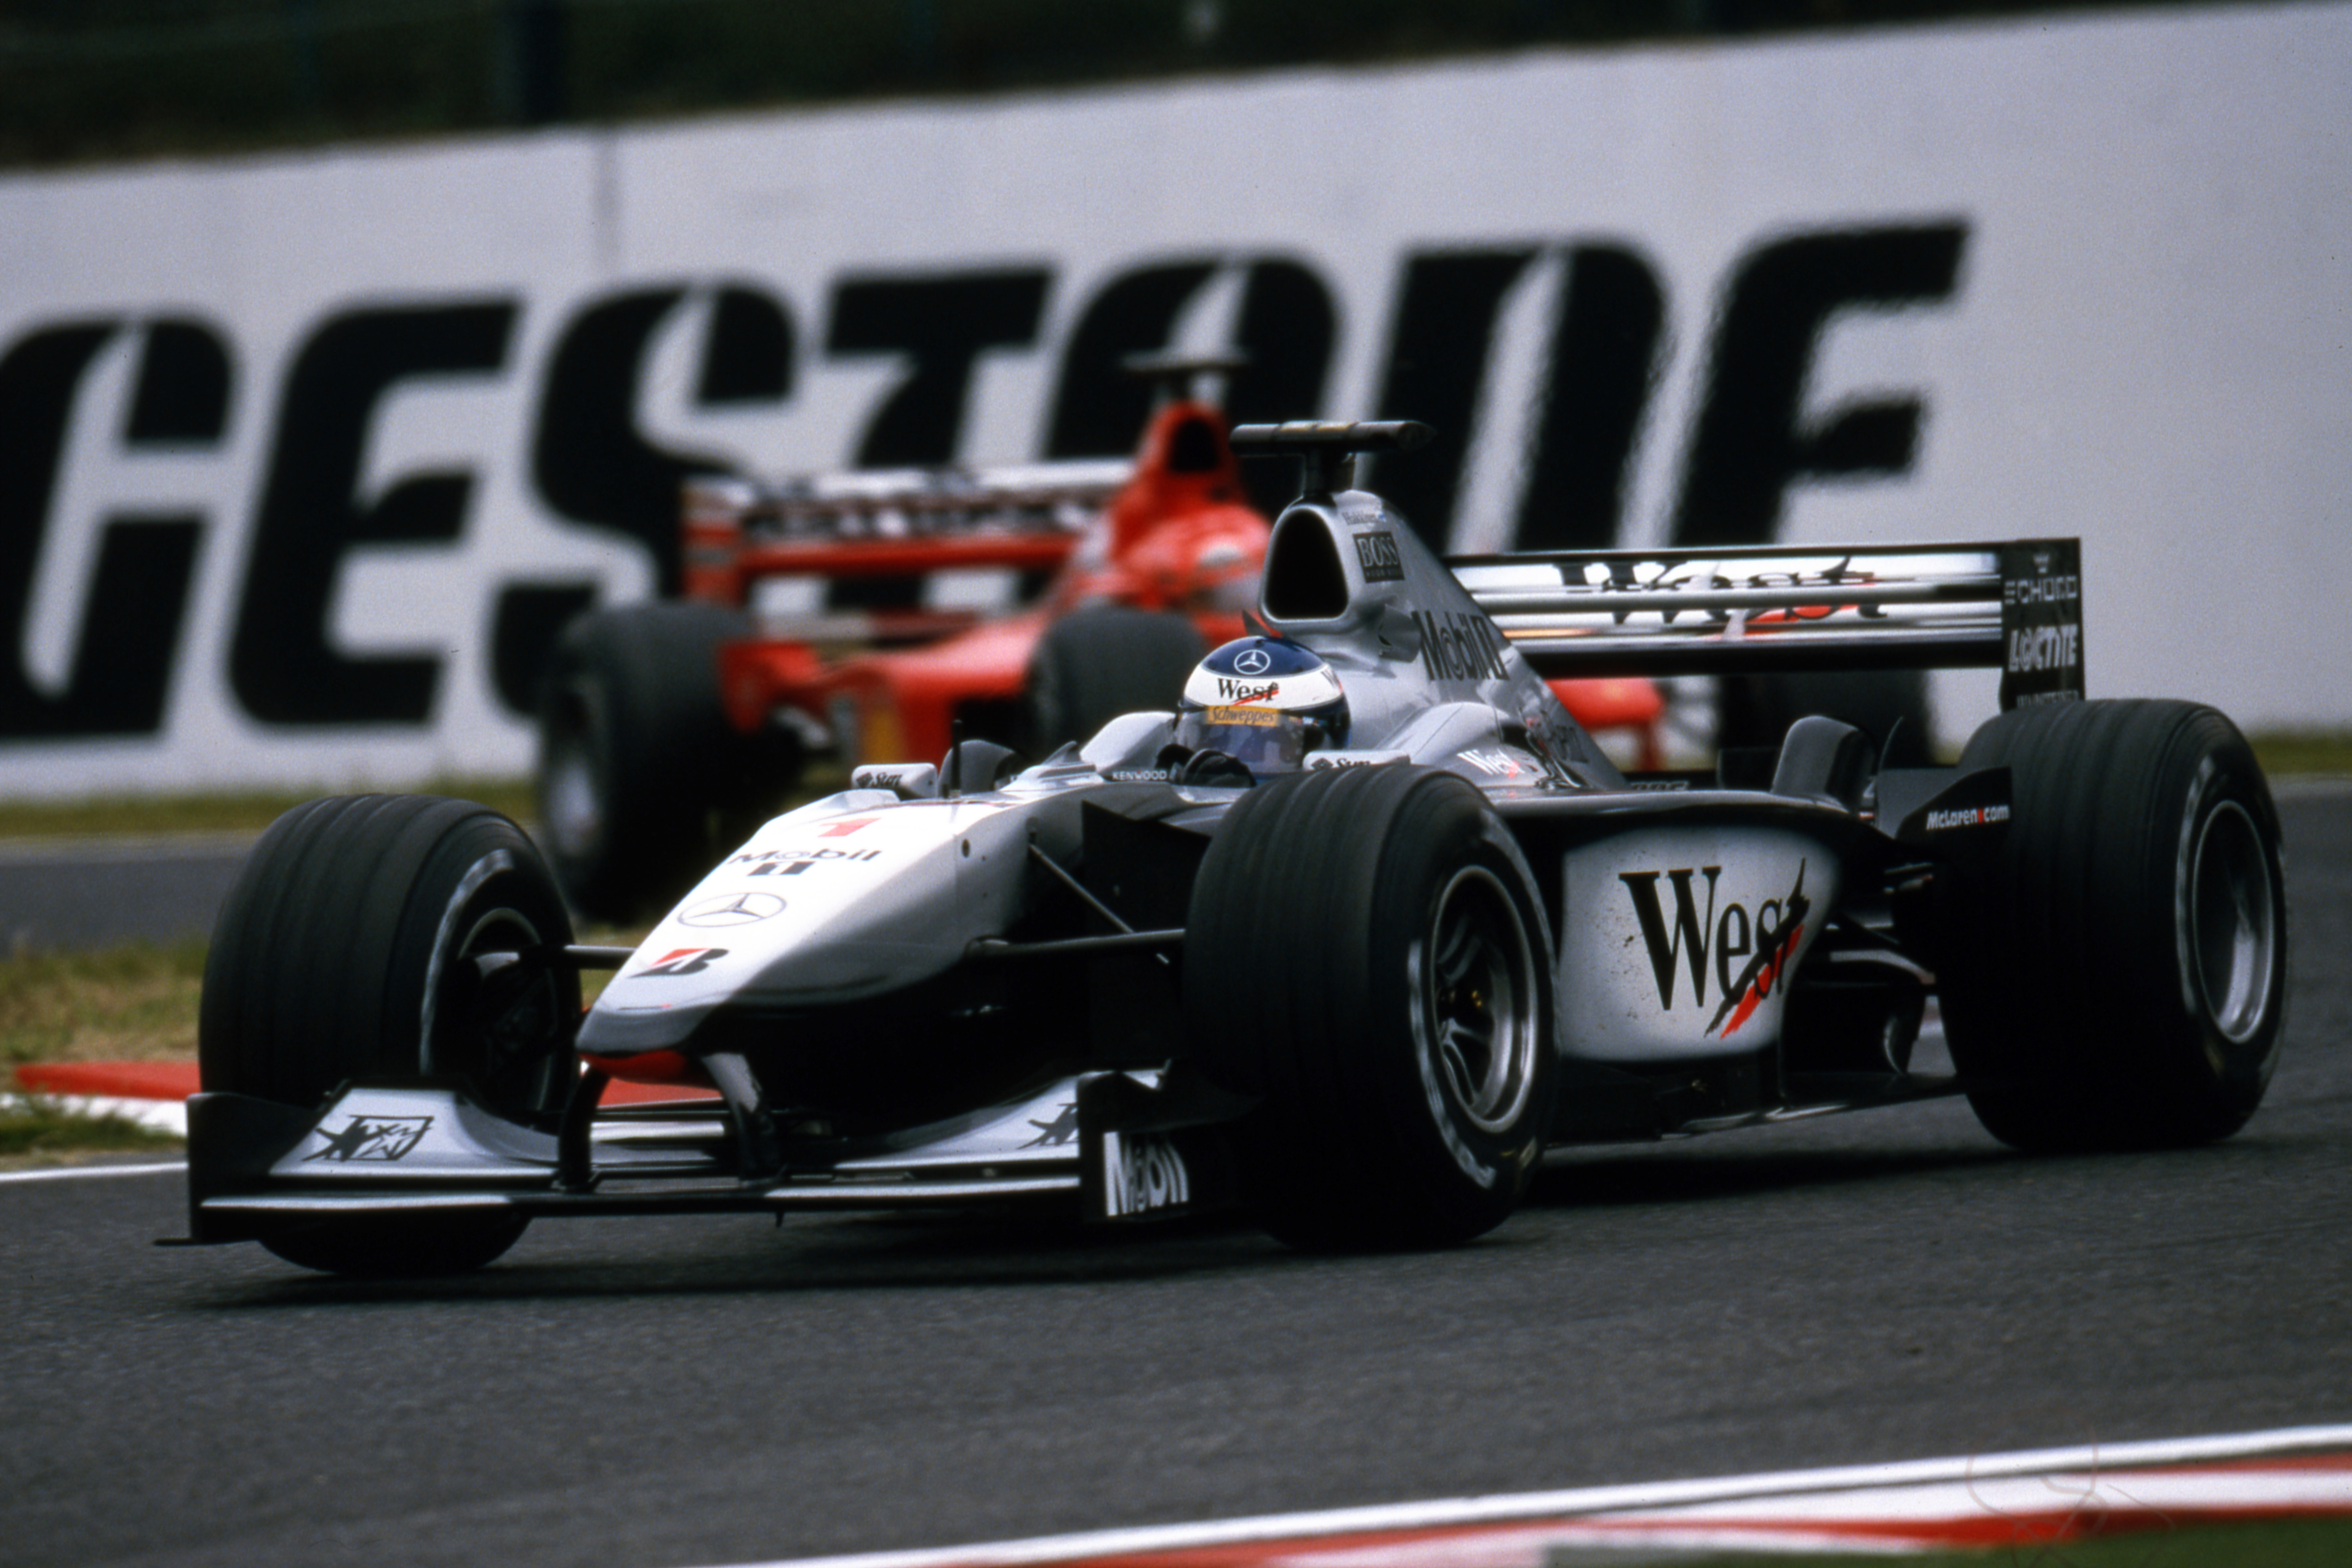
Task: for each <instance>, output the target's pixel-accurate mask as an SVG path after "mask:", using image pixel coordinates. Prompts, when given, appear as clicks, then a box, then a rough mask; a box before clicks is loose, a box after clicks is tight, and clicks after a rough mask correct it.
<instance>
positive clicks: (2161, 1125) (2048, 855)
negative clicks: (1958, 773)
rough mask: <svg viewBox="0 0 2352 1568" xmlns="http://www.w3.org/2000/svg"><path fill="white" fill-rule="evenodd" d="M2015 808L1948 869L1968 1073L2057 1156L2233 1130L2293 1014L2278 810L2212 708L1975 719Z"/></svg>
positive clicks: (1949, 1016) (1956, 1044)
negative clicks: (1983, 850)
mask: <svg viewBox="0 0 2352 1568" xmlns="http://www.w3.org/2000/svg"><path fill="white" fill-rule="evenodd" d="M2000 765H2006V766H2007V767H2008V768H2009V769H2010V770H2011V797H2012V800H2013V803H2014V804H2013V812H2014V816H2013V820H2012V821H2011V826H2010V829H2009V834H2008V837H2007V840H2006V842H2005V843H2004V844H2003V845H2002V847H2001V848H2000V851H1999V852H1998V853H1997V854H1996V855H1995V856H1993V857H1991V858H1989V860H1988V861H1987V862H1985V863H1983V864H1980V865H1968V864H1963V865H1957V866H1955V867H1953V868H1951V869H1950V870H1949V871H1948V872H1947V873H1946V874H1945V877H1944V879H1943V880H1944V886H1943V888H1942V890H1941V896H1940V917H1939V925H1940V927H1941V929H1942V931H1943V932H1944V939H1945V944H1946V950H1947V951H1946V953H1945V956H1944V959H1943V962H1942V963H1941V964H1940V965H1939V971H1940V974H1941V979H1942V984H1941V993H1942V999H1943V1009H1944V1019H1945V1026H1946V1033H1947V1037H1948V1041H1949V1043H1950V1047H1951V1051H1952V1058H1953V1061H1954V1065H1955V1066H1957V1067H1958V1068H1959V1070H1960V1072H1961V1075H1962V1077H1963V1079H1965V1080H1966V1081H1967V1082H1968V1083H1969V1103H1970V1104H1971V1105H1972V1106H1973V1107H1974V1108H1975V1110H1976V1112H1977V1117H1978V1120H1979V1121H1982V1122H1983V1123H1984V1126H1985V1128H1986V1130H1987V1131H1990V1132H1991V1133H1992V1134H1993V1135H1994V1136H1995V1137H1997V1138H1999V1139H2000V1140H2001V1141H2002V1142H2006V1143H2010V1144H2012V1145H2014V1146H2016V1147H2018V1148H2021V1149H2029V1150H2040V1151H2058V1150H2086V1149H2113V1148H2167V1147H2179V1146H2183V1145H2189V1144H2195V1143H2202V1142H2210V1141H2212V1140H2214V1139H2219V1138H2226V1137H2228V1136H2229V1135H2230V1134H2231V1133H2232V1132H2235V1131H2237V1130H2238V1129H2239V1128H2241V1127H2242V1126H2243V1125H2245V1122H2246V1120H2247V1119H2248V1118H2249V1117H2251V1116H2252V1114H2253V1112H2254V1110H2255V1108H2256V1107H2257V1106H2258V1105H2260V1104H2261V1102H2262V1098H2263V1090H2264V1089H2266V1088H2267V1087H2268V1085H2269V1083H2270V1079H2271V1074H2272V1072H2273V1069H2274V1068H2276V1066H2277V1064H2278V1053H2279V1047H2280V1043H2281V1040H2282V1039H2283V1037H2284V1026H2285V1014H2286V879H2285V876H2284V870H2283V868H2282V865H2281V861H2280V856H2279V825H2278V812H2277V808H2276V807H2275V805H2273V803H2272V800H2271V793H2270V786H2269V784H2267V783H2266V782H2265V781H2264V779H2263V773H2262V769H2261V767H2260V765H2259V764H2258V763H2256V762H2255V761H2254V756H2253V752H2252V750H2251V749H2250V748H2249V747H2248V746H2247V744H2246V742H2245V739H2244V737H2243V736H2242V735H2240V734H2239V732H2238V731H2237V728H2236V726H2234V725H2232V724H2231V722H2230V721H2229V720H2228V719H2226V718H2224V717H2223V716H2222V715H2221V714H2220V713H2218V712H2216V711H2214V710H2212V709H2210V708H2204V707H2199V706H2197V705H2195V704H2191V703H2187V702H2172V701H2100V702H2080V701H2078V702H2065V703H2053V704H2049V705H2046V706H2037V707H2032V708H2026V709H2021V710H2017V711H2014V712H2011V713H2004V714H2002V715H2000V717H1998V718H1996V719H1994V720H1992V721H1990V722H1988V723H1987V724H1985V725H1984V726H1983V727H1982V728H1981V729H1979V731H1977V732H1976V734H1975V736H1974V737H1973V738H1972V739H1970V741H1969V744H1968V749H1967V750H1966V752H1963V753H1962V756H1961V760H1960V766H1961V767H1962V768H1963V769H1970V768H1981V767H1993V766H2000Z"/></svg>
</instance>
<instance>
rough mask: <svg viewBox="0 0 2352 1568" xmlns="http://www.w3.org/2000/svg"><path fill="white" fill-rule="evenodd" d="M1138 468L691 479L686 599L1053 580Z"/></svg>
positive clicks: (1113, 463)
mask: <svg viewBox="0 0 2352 1568" xmlns="http://www.w3.org/2000/svg"><path fill="white" fill-rule="evenodd" d="M1134 468H1135V465H1134V464H1133V463H1132V462H1130V461H1129V460H1128V459H1126V458H1112V459H1108V460H1101V461H1091V460H1090V461H1083V462H1055V463H1027V464H1021V465H1017V466H1013V467H1006V468H898V469H875V470H863V471H856V472H847V473H839V474H824V475H815V476H811V477H809V478H805V479H790V480H782V481H775V480H767V481H762V480H754V479H734V478H713V477H698V478H693V479H688V480H687V481H686V482H685V486H684V491H683V495H682V498H681V499H682V501H683V507H682V512H683V523H684V531H685V540H684V543H685V547H686V550H685V553H686V591H687V594H688V596H690V597H693V598H698V599H709V600H714V601H716V602H718V603H720V604H730V605H740V604H742V603H743V602H744V601H745V595H746V593H747V591H748V585H749V584H751V582H752V581H754V580H756V579H758V578H761V577H772V576H804V577H887V576H905V575H913V574H922V573H929V572H941V571H948V570H952V569H956V568H971V567H1004V568H1011V569H1013V570H1016V571H1051V570H1053V569H1054V568H1055V567H1058V566H1059V565H1060V564H1061V563H1063V562H1064V561H1065V560H1066V559H1067V558H1068V556H1069V554H1070V552H1071V551H1072V550H1073V549H1074V548H1075V547H1076V543H1077V539H1078V536H1079V534H1080V533H1081V532H1083V531H1084V530H1085V529H1086V526H1087V523H1088V522H1090V521H1092V520H1093V519H1094V518H1095V516H1096V515H1097V513H1099V512H1100V511H1101V510H1102V509H1103V508H1104V507H1105V506H1106V505H1108V503H1109V501H1110V500H1111V498H1112V497H1113V496H1114V495H1116V494H1117V493H1118V488H1119V487H1120V486H1121V485H1123V484H1125V483H1126V482H1127V479H1128V478H1129V475H1130V474H1132V473H1133V472H1134Z"/></svg>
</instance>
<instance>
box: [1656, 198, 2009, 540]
mask: <svg viewBox="0 0 2352 1568" xmlns="http://www.w3.org/2000/svg"><path fill="white" fill-rule="evenodd" d="M1967 240H1968V227H1967V226H1966V225H1965V224H1962V223H1957V222H1955V223H1940V224H1924V225H1920V226H1916V227H1899V228H1878V229H1859V230H1853V231H1849V232H1841V233H1832V234H1811V235H1801V236H1799V237H1795V238H1792V239H1784V240H1780V241H1777V242H1775V243H1773V244H1770V245H1767V246H1763V247H1759V249H1757V250H1755V251H1754V252H1752V253H1750V254H1749V256H1748V258H1747V259H1746V260H1745V261H1743V262H1742V263H1741V264H1740V267H1739V268H1738V271H1737V272H1736V273H1735V274H1734V275H1733V278H1732V280H1731V283H1730V286H1729V289H1728V291H1727V300H1726V304H1725V306H1724V311H1723V319H1722V321H1721V324H1720V325H1719V326H1718V327H1717V331H1716V338H1715V357H1714V363H1713V365H1712V366H1711V368H1710V369H1709V371H1708V374H1707V384H1706V393H1705V395H1704V399H1703V401H1702V403H1701V405H1700V408H1699V415H1698V421H1697V426H1696V433H1695V436H1694V437H1693V440H1692V444H1691V457H1690V467H1689V471H1688V473H1687V474H1686V475H1685V479H1684V482H1683V493H1682V499H1681V502H1680V505H1679V506H1678V508H1677V509H1676V511H1675V521H1674V528H1673V538H1672V542H1673V543H1675V544H1677V545H1686V546H1703V545H1713V544H1750V543H1763V542H1769V540H1770V539H1771V538H1772V537H1773V535H1774V533H1775V531H1777V529H1778V528H1779V525H1780V513H1781V510H1782V507H1783V504H1784V502H1785V501H1786V500H1787V496H1788V492H1789V490H1790V489H1791V488H1792V487H1793V486H1795V485H1798V484H1801V483H1802V482H1804V481H1805V480H1807V479H1822V478H1832V477H1839V476H1853V475H1861V474H1887V475H1892V474H1900V473H1904V472H1906V471H1907V470H1908V469H1909V468H1910V466H1911V461H1912V458H1913V455H1914V453H1915V452H1916V449H1917V446H1918V439H1919V421H1920V416H1921V404H1920V401H1919V399H1917V398H1916V397H1898V398H1887V399H1884V400H1881V401H1878V402H1873V403H1861V404H1856V405H1851V406H1849V407H1847V408H1845V409H1844V410H1843V412H1841V413H1840V414H1839V415H1838V416H1836V417H1835V418H1834V419H1832V420H1831V421H1830V422H1829V423H1828V424H1827V425H1825V426H1822V427H1821V428H1819V429H1818V430H1813V431H1810V432H1809V431H1807V430H1806V429H1805V428H1804V425H1803V417H1804V410H1803V409H1802V408H1801V406H1800V403H1801V399H1802V397H1803V395H1804V387H1805V377H1806V372H1807V370H1808V369H1809V368H1810V367H1811V363H1812V359H1813V355H1814V353H1815V351H1816V349H1817V348H1818V346H1819V344H1820V342H1821V336H1822V327H1823V326H1824V324H1825V323H1827V322H1828V321H1829V320H1830V318H1831V317H1832V315H1834V314H1835V313H1836V312H1838V311H1839V310H1845V309H1848V308H1850V307H1853V306H1873V307H1878V308H1881V309H1884V308H1889V307H1895V306H1903V305H1919V304H1927V303H1932V302H1933V301H1936V300H1946V299H1948V298H1950V296H1951V293H1952V289H1953V286H1954V284H1955V283H1956V282H1957V281H1958V276H1959V266H1960V252H1961V249H1962V247H1964V246H1965V245H1966V243H1967Z"/></svg>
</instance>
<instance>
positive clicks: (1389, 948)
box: [1365, 774, 1557, 1217]
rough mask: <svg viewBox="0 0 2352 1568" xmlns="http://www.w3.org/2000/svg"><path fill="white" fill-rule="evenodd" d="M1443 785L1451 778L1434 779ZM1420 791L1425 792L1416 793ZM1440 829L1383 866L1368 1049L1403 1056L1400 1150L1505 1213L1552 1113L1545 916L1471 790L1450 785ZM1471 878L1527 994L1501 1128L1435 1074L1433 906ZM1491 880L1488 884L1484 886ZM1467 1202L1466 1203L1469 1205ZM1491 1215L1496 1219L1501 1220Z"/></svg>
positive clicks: (1394, 843) (1397, 846)
mask: <svg viewBox="0 0 2352 1568" xmlns="http://www.w3.org/2000/svg"><path fill="white" fill-rule="evenodd" d="M1435 776H1436V777H1438V778H1444V779H1450V778H1452V776H1453V775H1450V774H1440V775H1435ZM1424 793H1426V792H1424ZM1444 793H1445V794H1446V795H1453V796H1455V797H1456V799H1454V800H1448V801H1446V802H1445V803H1444V808H1443V809H1444V814H1443V815H1442V816H1440V818H1439V820H1440V821H1442V822H1443V823H1444V828H1443V830H1442V831H1437V832H1431V833H1426V834H1414V833H1402V832H1401V833H1395V834H1391V837H1390V839H1389V842H1388V844H1387V845H1386V846H1385V847H1384V848H1383V852H1382V855H1381V868H1380V875H1379V879H1378V881H1377V883H1376V887H1375V892H1374V895H1373V901H1372V905H1371V909H1370V921H1369V922H1368V924H1369V929H1368V931H1367V933H1366V934H1367V938H1368V944H1367V954H1368V959H1369V962H1368V965H1367V968H1368V971H1369V973H1368V978H1369V979H1370V982H1371V984H1372V985H1373V987H1374V994H1375V997H1376V1000H1375V1003H1374V1014H1373V1016H1372V1018H1371V1019H1370V1020H1368V1024H1369V1027H1368V1029H1367V1031H1366V1037H1365V1043H1366V1046H1367V1047H1368V1048H1370V1049H1371V1050H1374V1051H1384V1052H1389V1053H1393V1054H1394V1055H1396V1056H1400V1057H1402V1058H1404V1059H1403V1060H1402V1062H1396V1063H1393V1064H1392V1065H1391V1068H1390V1073H1389V1075H1388V1077H1389V1079H1390V1080H1391V1082H1392V1083H1393V1084H1394V1086H1395V1089H1394V1090H1393V1091H1392V1092H1396V1094H1397V1098H1398V1099H1399V1100H1402V1101H1403V1103H1400V1104H1397V1105H1395V1106H1394V1108H1393V1112H1392V1114H1393V1117H1394V1126H1395V1129H1396V1133H1397V1136H1398V1140H1399V1142H1400V1143H1402V1144H1404V1145H1406V1146H1408V1147H1410V1146H1412V1145H1413V1144H1418V1145H1419V1146H1420V1158H1421V1161H1422V1163H1423V1164H1425V1165H1426V1166H1427V1167H1428V1168H1429V1171H1428V1179H1429V1180H1430V1181H1432V1182H1433V1183H1437V1184H1449V1185H1450V1184H1454V1183H1455V1182H1466V1183H1468V1184H1469V1185H1470V1187H1471V1188H1475V1190H1476V1191H1477V1192H1478V1193H1481V1194H1491V1195H1492V1197H1493V1198H1494V1199H1496V1200H1497V1201H1499V1203H1500V1204H1501V1205H1502V1207H1503V1208H1504V1210H1505V1211H1506V1212H1507V1211H1508V1209H1509V1208H1510V1207H1512V1206H1515V1205H1517V1201H1518V1198H1519V1195H1520V1194H1521V1193H1523V1192H1524V1191H1525V1190H1526V1187H1527V1184H1528V1179H1529V1177H1530V1176H1531V1175H1532V1174H1533V1173H1534V1170H1535V1166H1536V1163H1537V1162H1538V1160H1539V1158H1540V1157H1541V1155H1542V1152H1543V1144H1542V1134H1543V1128H1544V1125H1545V1122H1546V1120H1547V1119H1548V1117H1549V1111H1550V1086H1551V1083H1552V1081H1553V1079H1554V1078H1555V1077H1556V1076H1557V1075H1556V1074H1555V1073H1554V1072H1553V1071H1551V1070H1550V1057H1551V1055H1552V1052H1553V1049H1554V1047H1553V1044H1552V1042H1551V1040H1550V1039H1549V1029H1547V1028H1546V1027H1544V1025H1545V1024H1546V1022H1547V1021H1548V1020H1549V1018H1550V1016H1551V998H1550V989H1549V974H1548V973H1547V972H1548V970H1549V964H1548V963H1546V962H1545V958H1544V953H1545V952H1546V951H1547V949H1548V943H1546V942H1544V941H1543V938H1542V935H1541V934H1540V933H1541V931H1542V914H1541V910H1540V909H1539V908H1538V905H1537V903H1536V901H1535V900H1534V898H1533V896H1532V894H1531V893H1530V891H1529V889H1530V888H1531V887H1532V885H1533V879H1532V877H1530V876H1529V875H1528V868H1527V863H1526V860H1525V858H1524V857H1523V856H1522V855H1521V854H1520V852H1519V849H1518V846H1517V844H1516V843H1515V842H1513V841H1512V839H1511V838H1510V837H1509V835H1508V833H1507V831H1506V830H1504V829H1503V827H1502V825H1501V824H1500V823H1499V822H1498V821H1496V819H1495V818H1494V816H1493V814H1492V813H1491V812H1487V811H1486V810H1484V809H1483V806H1484V803H1483V802H1480V801H1475V799H1474V800H1473V801H1472V802H1470V803H1468V805H1469V807H1470V808H1469V809H1463V805H1462V803H1460V802H1459V798H1458V797H1459V796H1460V795H1470V796H1473V797H1475V795H1476V791H1475V787H1472V786H1467V785H1465V786H1464V787H1463V788H1462V789H1461V790H1459V791H1455V790H1451V789H1448V790H1446V791H1445V792H1444ZM1465 877H1468V878H1476V879H1478V880H1477V883H1476V886H1477V887H1478V888H1479V890H1480V891H1481V892H1483V891H1485V890H1486V889H1494V890H1498V891H1500V892H1501V893H1502V895H1503V896H1504V897H1505V898H1506V899H1507V900H1509V903H1510V906H1511V913H1512V914H1513V915H1514V916H1515V917H1516V925H1517V942H1518V944H1519V946H1520V949H1521V957H1522V959H1523V968H1522V973H1521V975H1520V976H1519V977H1517V978H1518V980H1519V982H1520V983H1522V984H1525V985H1526V986H1527V987H1528V990H1529V992H1530V995H1529V996H1528V999H1527V1002H1526V1006H1527V1007H1528V1009H1529V1011H1528V1018H1529V1019H1530V1020H1531V1021H1532V1022H1533V1024H1534V1026H1535V1029H1536V1038H1535V1040H1534V1043H1533V1047H1532V1058H1533V1059H1532V1060H1531V1062H1530V1063H1529V1071H1528V1077H1527V1081H1526V1083H1525V1086H1524V1089H1523V1090H1522V1091H1521V1093H1520V1094H1519V1095H1518V1096H1517V1097H1516V1098H1517V1108H1516V1110H1515V1111H1514V1113H1513V1114H1511V1115H1510V1116H1509V1117H1508V1118H1507V1119H1506V1120H1505V1121H1504V1123H1503V1125H1501V1126H1500V1127H1487V1126H1482V1125H1480V1123H1479V1121H1476V1120H1475V1119H1474V1118H1473V1116H1472V1114H1471V1111H1470V1110H1469V1108H1468V1107H1467V1106H1465V1104H1464V1102H1463V1100H1462V1098H1461V1096H1460V1094H1459V1092H1458V1090H1457V1089H1456V1087H1455V1086H1454V1083H1453V1082H1452V1080H1451V1079H1450V1078H1449V1076H1448V1075H1447V1074H1446V1073H1444V1071H1443V1070H1442V1069H1441V1068H1440V1066H1439V1059H1438V1057H1439V1053H1438V1042H1437V1038H1436V1037H1437V1034H1438V1033H1439V1030H1440V1026H1439V1023H1438V1019H1437V1016H1436V1008H1435V1005H1434V997H1433V994H1432V993H1433V985H1434V984H1435V981H1436V974H1435V970H1436V967H1437V953H1436V948H1437V944H1438V942H1439V941H1440V932H1439V931H1438V929H1437V922H1438V921H1439V918H1440V916H1441V914H1442V912H1443V911H1442V910H1441V908H1440V902H1439V900H1441V898H1443V897H1444V895H1445V894H1446V893H1447V892H1448V890H1449V889H1454V890H1455V891H1456V896H1457V897H1458V896H1463V893H1464V892H1465V891H1466V889H1459V888H1457V882H1458V880H1459V879H1463V878H1465ZM1486 879H1491V881H1488V880H1486ZM1469 1195H1470V1194H1468V1193H1467V1192H1466V1191H1465V1197H1468V1196H1469ZM1474 1201H1475V1200H1474ZM1498 1217H1499V1216H1498Z"/></svg>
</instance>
